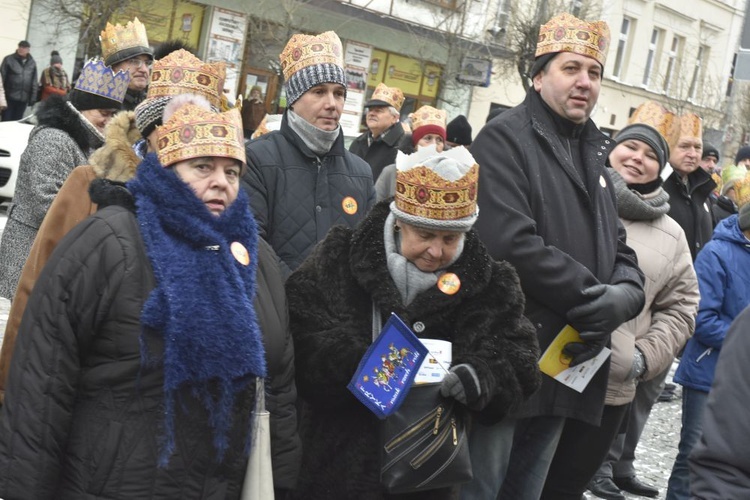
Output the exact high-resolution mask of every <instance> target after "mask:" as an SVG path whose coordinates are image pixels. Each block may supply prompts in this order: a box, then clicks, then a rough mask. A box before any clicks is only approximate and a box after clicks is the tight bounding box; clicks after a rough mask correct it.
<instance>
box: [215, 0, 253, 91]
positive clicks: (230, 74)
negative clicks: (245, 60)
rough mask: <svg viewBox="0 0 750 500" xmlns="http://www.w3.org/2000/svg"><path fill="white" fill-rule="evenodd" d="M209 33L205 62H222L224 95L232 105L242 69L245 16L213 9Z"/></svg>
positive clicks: (216, 8)
mask: <svg viewBox="0 0 750 500" xmlns="http://www.w3.org/2000/svg"><path fill="white" fill-rule="evenodd" d="M210 26H211V28H210V31H209V33H208V38H207V44H208V47H206V54H207V56H206V60H207V61H209V62H216V61H224V62H225V63H226V66H227V79H226V81H225V82H224V93H225V94H226V95H227V99H228V100H229V102H230V103H234V101H235V98H236V96H237V89H238V86H239V81H238V75H239V72H240V68H241V67H242V54H243V51H244V48H245V36H246V33H247V16H246V15H245V14H243V13H241V12H235V11H231V10H227V9H220V8H218V7H214V8H213V10H212V12H211V23H210Z"/></svg>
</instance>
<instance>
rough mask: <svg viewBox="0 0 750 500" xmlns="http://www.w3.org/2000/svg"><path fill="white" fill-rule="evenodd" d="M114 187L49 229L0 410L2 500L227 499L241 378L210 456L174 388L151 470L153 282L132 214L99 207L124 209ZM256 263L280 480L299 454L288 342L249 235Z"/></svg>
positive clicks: (280, 484) (236, 474)
mask: <svg viewBox="0 0 750 500" xmlns="http://www.w3.org/2000/svg"><path fill="white" fill-rule="evenodd" d="M123 192H124V193H127V191H125V190H123V189H121V188H120V189H116V190H114V191H110V193H114V194H115V195H119V198H120V199H119V200H117V201H115V200H114V199H113V198H110V199H109V200H103V199H99V198H97V200H96V201H97V202H98V203H99V206H100V210H99V212H97V213H96V214H94V215H93V216H91V217H89V218H88V219H86V220H84V221H83V222H82V223H81V224H79V225H78V226H76V227H75V228H74V229H73V230H72V231H71V232H70V233H69V234H68V235H66V236H65V238H63V240H61V242H60V243H59V245H58V247H57V248H56V250H55V252H54V253H53V254H52V256H51V258H50V260H49V261H48V263H47V265H46V267H45V268H44V270H43V271H42V273H41V275H40V277H39V279H38V281H37V286H35V288H34V291H33V293H32V295H31V297H30V300H29V305H28V307H27V309H26V312H25V314H24V320H23V321H22V323H21V328H20V330H19V334H18V341H17V344H16V350H15V354H14V358H13V362H12V365H11V371H10V376H9V383H8V387H7V389H6V397H5V404H4V406H3V407H2V409H1V410H0V497H2V498H4V499H6V500H11V499H33V500H40V499H46V498H50V499H51V498H55V499H81V498H106V499H123V500H125V499H132V498H150V499H174V498H200V499H236V498H238V497H239V493H240V487H241V484H242V479H243V477H244V473H245V465H246V462H247V456H246V455H245V450H244V445H245V442H246V441H245V436H246V435H247V429H248V428H249V425H250V422H249V416H250V412H251V411H252V402H253V401H254V393H253V392H254V386H253V387H250V388H248V389H247V390H245V391H244V393H243V395H241V396H240V397H238V398H237V400H236V401H237V403H236V408H235V412H234V415H235V422H233V427H232V429H231V431H230V435H229V442H230V448H229V450H228V451H227V454H226V456H225V459H224V461H223V462H222V463H217V462H216V453H215V449H214V446H213V444H212V432H211V431H210V429H209V428H208V427H207V424H206V422H207V421H208V415H207V414H206V412H205V409H204V408H203V405H202V404H200V403H198V402H197V401H196V400H194V399H193V396H192V394H190V393H189V392H187V391H184V392H182V393H181V394H180V395H179V398H180V399H179V400H180V401H181V404H178V405H176V407H177V409H178V414H177V415H176V416H175V441H176V451H175V453H174V454H173V455H172V456H171V457H170V461H169V464H168V466H167V467H166V468H159V467H157V458H158V442H157V440H158V437H159V436H161V435H162V434H163V431H162V429H161V428H160V426H161V422H162V421H163V411H164V410H163V401H164V392H163V385H164V380H163V376H162V372H161V370H159V369H149V368H146V367H143V366H142V365H141V348H140V345H139V339H140V338H141V323H140V316H141V308H142V305H143V303H144V301H145V300H146V298H147V297H148V295H149V293H150V292H151V290H152V289H153V287H154V285H155V281H154V276H153V271H152V270H151V266H150V262H149V260H148V257H147V255H146V250H145V246H144V244H143V241H142V239H141V236H140V232H139V230H138V223H137V220H136V218H135V216H134V214H133V213H132V212H131V211H130V210H129V209H128V208H124V206H118V205H116V206H106V205H107V201H109V202H114V203H118V204H120V205H128V204H130V205H131V206H130V209H132V198H129V193H128V194H126V195H122V193H123ZM93 197H95V192H94V191H92V198H93ZM258 262H259V269H258V273H257V286H258V294H257V297H256V303H255V304H256V310H257V311H258V317H259V323H260V326H261V328H262V329H263V333H264V344H265V346H266V355H267V359H268V369H269V376H270V377H271V380H270V383H268V384H267V388H268V390H269V392H270V394H268V395H267V406H268V409H269V411H270V412H271V414H272V419H271V429H272V435H273V438H272V450H273V454H274V464H273V465H274V480H275V486H276V487H277V488H284V489H289V488H291V487H292V486H293V484H294V482H295V481H296V474H297V472H298V468H299V456H300V447H299V441H298V438H297V435H296V430H297V429H296V428H297V422H296V411H295V406H294V405H295V399H296V389H295V386H294V380H293V377H294V369H293V363H292V358H293V347H292V342H291V338H290V336H289V334H288V330H287V329H286V326H287V323H286V321H287V319H286V309H285V308H286V303H285V300H284V290H283V281H282V279H281V275H280V271H279V269H278V267H277V263H276V261H275V256H274V254H273V252H272V250H271V249H270V247H269V246H268V245H267V244H265V243H264V242H262V241H261V240H259V245H258ZM151 337H157V338H158V336H151ZM151 349H156V351H154V352H158V350H159V349H160V346H158V345H156V346H151ZM50 395H54V397H50ZM22 436H23V437H22ZM29 437H31V438H29Z"/></svg>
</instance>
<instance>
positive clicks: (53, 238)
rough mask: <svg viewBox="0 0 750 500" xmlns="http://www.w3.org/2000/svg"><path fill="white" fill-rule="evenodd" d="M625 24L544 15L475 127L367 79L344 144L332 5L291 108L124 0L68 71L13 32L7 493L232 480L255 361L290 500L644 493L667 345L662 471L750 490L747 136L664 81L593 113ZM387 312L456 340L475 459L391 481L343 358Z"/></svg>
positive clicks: (237, 482) (295, 64) (203, 487)
mask: <svg viewBox="0 0 750 500" xmlns="http://www.w3.org/2000/svg"><path fill="white" fill-rule="evenodd" d="M610 39H611V34H610V30H609V27H608V26H607V24H606V23H604V22H602V21H594V22H587V21H583V20H581V19H577V18H576V17H574V16H572V15H570V14H567V13H564V14H560V15H557V16H554V17H553V18H552V19H550V20H549V21H548V22H546V23H545V24H543V25H542V26H541V27H540V32H539V40H538V43H537V47H536V52H535V62H534V65H533V67H532V69H531V77H532V82H533V84H532V86H531V87H530V88H529V89H528V92H527V94H526V98H525V100H524V101H523V102H522V103H521V104H519V105H518V106H516V107H514V108H512V109H510V110H506V111H504V112H502V113H499V114H495V113H491V116H490V117H488V121H487V123H486V124H485V125H484V127H482V129H481V130H480V131H479V132H478V134H477V135H476V137H473V136H472V129H471V126H470V125H469V123H468V121H467V119H466V117H465V116H463V115H459V116H456V117H454V118H453V119H452V120H450V121H449V120H448V113H447V112H446V111H445V110H441V109H438V108H435V107H432V106H428V105H424V106H421V107H419V108H418V109H416V110H414V111H413V112H412V113H410V114H409V115H408V117H407V119H406V120H402V110H403V106H404V102H405V96H404V93H403V91H402V90H401V89H399V88H396V87H389V86H387V85H385V84H382V83H381V84H379V85H377V87H375V88H374V89H373V91H372V94H371V95H370V98H369V100H368V101H366V102H365V105H364V106H365V109H366V113H365V124H366V128H367V130H366V131H365V132H364V133H362V135H360V136H359V137H357V138H356V139H355V140H354V141H353V142H352V144H351V146H350V147H349V149H347V148H346V146H345V138H344V134H343V131H342V127H341V125H340V119H341V116H342V113H343V109H344V102H345V100H346V94H347V88H348V87H347V79H346V68H345V65H344V62H343V58H342V54H343V50H342V44H341V40H340V39H339V37H338V36H337V35H336V33H334V32H332V31H328V32H324V33H321V34H317V35H308V34H295V35H293V36H292V37H291V38H290V39H289V40H288V42H287V44H286V46H285V47H284V49H283V51H282V52H281V54H280V55H279V59H280V63H281V71H282V73H283V77H284V92H285V95H286V102H287V104H288V107H287V109H286V110H285V111H284V113H283V115H281V116H280V117H278V119H276V117H273V115H267V114H266V109H265V104H264V99H263V95H262V93H263V89H262V88H261V87H260V86H253V87H251V88H250V89H249V90H248V94H247V96H246V97H247V99H244V102H242V99H240V100H238V102H237V103H236V104H233V103H229V102H227V99H226V97H225V91H224V81H225V78H226V67H225V65H224V64H223V63H207V62H204V61H202V60H201V59H200V58H198V57H197V55H196V54H195V53H194V51H193V50H192V49H191V48H190V47H186V46H183V45H182V44H180V43H176V42H168V43H165V44H162V45H160V46H157V47H156V48H152V47H151V45H150V44H149V41H148V37H147V34H146V29H145V27H144V25H143V24H142V23H140V21H139V20H138V19H137V18H136V19H134V20H133V21H129V22H128V23H127V24H125V25H122V24H117V25H112V24H107V27H106V29H105V30H104V31H103V32H102V35H101V41H102V45H101V50H102V53H101V58H98V59H94V60H91V61H88V62H87V63H86V64H85V65H84V67H83V68H82V70H81V73H80V76H79V77H78V78H77V79H76V81H75V82H74V84H73V85H71V82H69V81H68V77H67V74H66V73H65V71H64V70H62V67H61V66H62V60H61V58H60V55H59V54H58V53H57V52H54V51H53V52H52V54H51V59H50V66H49V67H48V68H47V69H45V70H44V71H43V72H42V76H41V81H39V82H37V74H36V65H35V63H34V60H33V58H32V57H31V55H30V52H29V43H28V42H26V41H22V42H21V43H19V45H18V50H17V51H16V53H14V54H11V55H10V56H8V57H6V58H5V60H4V61H3V63H2V71H1V72H2V75H1V76H2V78H3V85H4V89H5V93H4V95H3V94H0V107H2V108H4V110H3V119H4V120H6V119H8V120H11V119H16V120H17V119H19V118H20V117H21V116H23V114H24V112H25V108H26V106H27V105H31V104H34V103H35V102H36V101H37V100H39V101H40V102H39V104H38V105H37V107H36V109H35V113H36V115H37V123H38V124H37V125H36V126H35V128H34V129H33V130H32V132H31V134H30V136H29V143H28V146H27V148H26V151H25V152H24V154H23V156H22V158H21V163H20V166H19V180H18V186H17V189H16V194H15V197H14V199H13V202H12V203H11V205H10V207H9V209H8V222H7V225H6V228H5V231H4V233H3V236H2V241H0V296H3V297H6V298H8V299H10V300H11V311H10V315H9V319H8V323H7V326H6V330H5V336H4V341H3V345H2V351H1V352H0V403H2V407H1V408H0V497H2V498H5V499H8V500H11V499H45V498H50V499H52V498H56V499H57V498H59V499H74V498H75V499H78V498H89V497H90V498H111V499H115V498H205V499H218V498H227V499H240V498H242V499H243V500H245V499H246V498H248V497H247V496H246V495H247V494H248V493H247V491H246V486H247V480H246V479H245V476H246V472H247V462H248V456H249V453H250V450H252V449H253V447H254V446H255V445H256V443H255V442H254V441H253V439H252V436H253V435H254V433H253V432H251V431H252V429H253V428H254V426H255V425H256V423H257V422H256V421H255V418H256V415H255V413H254V412H253V410H254V408H255V401H256V399H257V397H258V394H256V387H258V386H256V381H257V380H258V379H263V380H264V381H265V389H264V391H265V400H266V405H267V408H268V411H269V412H270V419H271V426H270V439H271V451H270V457H269V458H268V460H270V461H271V466H272V471H273V474H272V476H273V477H272V480H273V490H274V498H277V499H285V498H289V499H321V500H322V499H349V498H359V499H362V500H378V499H415V500H416V499H426V498H430V499H443V498H445V499H454V500H457V499H461V500H489V499H492V500H494V499H507V500H525V499H529V500H538V499H550V500H565V499H571V500H580V499H581V498H582V495H583V494H584V492H586V491H590V492H591V493H592V494H593V495H595V496H597V497H600V498H604V499H615V500H617V499H624V498H625V496H624V493H625V492H627V493H632V494H636V495H641V496H646V497H655V496H657V495H658V494H659V491H658V490H657V489H656V488H654V487H653V486H651V485H648V484H646V483H644V482H643V481H641V480H640V479H639V478H638V476H637V473H636V467H635V465H634V461H635V450H636V447H637V444H638V440H639V438H640V435H641V432H642V431H643V428H644V426H645V423H646V421H647V419H648V416H649V413H650V411H651V409H652V407H653V405H654V404H655V402H656V401H657V400H658V398H659V397H660V395H661V393H662V390H663V389H664V386H665V380H666V378H667V376H668V372H669V368H670V366H671V365H672V362H673V361H674V359H675V358H679V359H680V363H679V368H678V370H677V373H676V374H675V377H674V380H675V382H676V383H678V384H680V385H682V386H683V391H682V394H683V396H682V429H681V436H680V445H679V452H678V454H677V456H676V458H675V461H674V466H673V469H672V473H671V477H670V480H669V485H668V491H667V492H666V495H667V498H668V499H670V500H672V499H674V500H678V499H679V500H681V499H689V498H707V499H708V498H742V497H743V494H746V492H747V491H748V488H750V464H749V463H748V461H747V457H746V453H744V448H742V446H741V445H740V444H739V443H746V442H747V438H746V437H745V436H747V435H748V432H747V430H748V424H747V421H748V420H747V419H746V418H743V414H744V412H743V411H742V409H743V408H744V407H743V403H742V401H743V400H744V398H743V397H742V396H745V395H748V394H746V393H747V391H746V390H745V389H746V384H736V383H733V381H736V380H738V379H741V378H742V377H746V376H747V372H746V367H745V365H746V363H744V359H745V358H744V357H743V356H744V355H745V354H746V353H747V350H748V345H750V344H749V343H748V342H747V341H746V340H744V339H745V337H744V335H743V334H742V331H743V330H744V327H746V323H747V322H748V318H750V317H749V316H748V313H746V312H745V313H743V310H745V308H746V306H748V305H749V304H750V285H748V283H750V275H749V274H748V271H747V269H748V267H745V266H746V265H748V263H750V203H748V201H750V176H749V175H748V169H750V147H748V146H745V147H742V148H740V150H739V151H738V152H737V155H736V158H735V163H734V165H726V166H724V167H723V168H722V167H720V165H721V162H720V160H721V155H720V153H719V150H718V149H717V148H715V147H713V146H711V145H709V144H706V143H704V142H703V131H702V121H701V119H700V117H699V116H697V115H695V114H693V113H688V112H686V113H683V114H678V113H675V112H673V111H671V110H669V109H668V108H666V107H664V106H663V105H661V104H658V103H655V102H645V103H643V104H642V105H641V106H640V107H638V109H637V110H635V112H634V113H633V115H632V116H631V117H630V120H629V124H628V125H627V126H626V127H624V128H623V129H621V130H620V131H619V132H618V133H617V134H616V135H615V136H614V137H609V136H607V135H605V134H604V133H603V132H602V131H601V130H599V128H598V127H597V126H596V124H595V123H594V122H593V121H592V120H591V113H592V110H593V109H594V107H595V105H596V103H597V100H598V97H599V92H600V90H601V81H602V76H603V73H604V68H605V64H606V56H607V52H608V47H609V42H610ZM407 123H408V125H407ZM271 124H273V125H271ZM251 135H252V139H251V138H250V136H251ZM392 314H396V315H398V317H399V318H400V319H401V320H402V321H403V322H404V323H405V324H406V325H407V326H408V327H409V328H410V329H411V330H412V331H413V332H414V333H415V334H416V336H417V337H419V338H422V339H430V341H443V342H446V343H449V344H450V346H451V361H450V364H449V365H448V366H446V367H445V368H446V370H445V372H446V373H444V374H442V376H441V377H442V378H441V380H440V381H438V382H437V384H439V388H440V390H439V393H440V397H441V398H443V401H450V404H451V408H453V407H454V406H456V407H458V408H460V412H461V415H462V418H464V416H465V418H466V419H467V421H468V422H469V426H468V440H467V442H468V453H469V456H470V459H471V460H470V461H471V475H470V477H471V479H469V478H468V477H464V479H462V481H460V482H458V481H456V482H454V483H450V482H449V483H448V484H447V485H446V483H445V482H444V481H443V482H441V486H440V487H439V488H435V489H432V488H430V487H414V488H412V490H410V491H407V492H404V491H399V492H392V491H390V490H389V489H388V488H387V487H386V486H385V485H384V484H383V483H382V478H381V469H382V466H383V464H382V463H381V460H382V456H381V450H380V448H381V447H382V444H381V443H380V431H381V425H382V422H381V421H380V420H379V418H378V417H377V416H376V415H375V414H374V413H373V412H371V411H370V410H369V409H368V408H367V407H366V406H365V405H363V404H362V403H361V402H360V400H359V399H357V397H355V396H354V395H353V394H352V392H351V391H350V390H348V383H349V382H350V380H351V379H352V377H353V376H354V375H355V373H356V372H357V371H358V365H359V364H360V360H362V359H363V356H365V354H366V352H368V348H369V347H370V346H371V344H373V341H374V339H376V338H377V337H378V334H379V333H380V331H381V329H382V328H383V325H384V324H385V323H386V322H387V320H388V318H389V317H390V316H391V315H392ZM735 318H736V319H737V321H736V322H735V321H734V320H735ZM733 322H734V323H733ZM571 329H572V332H573V333H572V336H570V334H569V333H568V332H569V331H570V330H571ZM561 339H565V340H561ZM725 341H726V343H727V346H730V345H731V346H733V348H732V349H731V350H730V349H722V346H723V344H724V342H725ZM725 351H726V352H725ZM550 352H551V353H552V356H553V357H554V358H555V359H556V360H557V362H558V363H559V364H560V366H561V370H567V371H565V372H564V373H567V374H571V375H570V376H572V374H574V373H575V374H576V376H580V377H583V378H584V381H583V382H582V384H581V385H578V386H577V385H575V384H572V383H567V381H566V378H568V377H563V378H561V377H560V376H551V375H549V374H547V373H546V372H545V373H544V374H543V373H542V371H541V370H540V358H542V359H544V358H546V357H547V354H548V353H550ZM721 353H724V354H722V355H721V356H720V354H721ZM743 391H744V392H743ZM406 398H407V401H408V398H409V394H407V395H406ZM725 405H730V406H731V407H732V410H731V411H730V412H728V413H727V412H726V411H725V410H724V408H725ZM435 411H436V412H437V413H436V415H437V417H436V419H437V420H436V421H435V423H434V429H435V433H436V434H437V432H438V429H439V426H440V418H441V414H442V411H443V406H439V407H438V408H437V409H436V410H435ZM430 422H431V421H430ZM421 425H424V424H423V423H422V424H421ZM430 425H432V424H430ZM450 425H452V426H453V427H452V428H453V445H454V446H456V445H457V443H458V441H459V439H458V436H457V430H456V421H455V420H451V422H450ZM445 428H446V429H450V427H445ZM441 435H444V436H446V437H445V439H448V440H450V437H449V436H450V431H449V430H447V431H446V432H445V433H444V434H441ZM738 441H739V443H738ZM438 474H440V472H438ZM691 495H692V496H691Z"/></svg>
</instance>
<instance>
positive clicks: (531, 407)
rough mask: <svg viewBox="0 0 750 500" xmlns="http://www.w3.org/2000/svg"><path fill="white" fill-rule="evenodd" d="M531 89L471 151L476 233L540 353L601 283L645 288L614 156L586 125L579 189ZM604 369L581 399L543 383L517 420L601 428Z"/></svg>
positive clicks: (567, 155) (566, 151)
mask: <svg viewBox="0 0 750 500" xmlns="http://www.w3.org/2000/svg"><path fill="white" fill-rule="evenodd" d="M550 113H551V111H549V110H548V108H547V107H546V106H545V105H544V103H543V101H542V99H541V97H540V96H539V94H537V92H536V91H535V90H534V89H533V88H532V89H530V90H529V92H528V94H527V97H526V99H525V101H524V102H523V103H522V104H520V105H518V106H516V107H515V108H513V109H511V110H509V111H506V112H504V113H502V114H501V115H500V116H498V117H497V118H495V119H493V120H492V121H490V122H489V123H488V124H487V125H486V126H485V127H484V128H483V129H482V130H481V131H480V132H479V135H478V136H477V138H476V140H475V141H474V143H473V144H472V145H471V152H472V154H473V155H474V158H475V159H476V161H477V163H478V164H479V165H480V166H481V167H480V169H479V191H478V198H477V200H478V204H479V208H480V212H479V219H478V220H477V224H476V228H477V231H478V232H479V236H480V238H482V241H483V242H484V243H485V245H487V248H488V250H489V252H490V255H492V256H493V257H494V258H495V259H504V260H507V261H508V262H510V263H511V264H512V265H513V266H515V268H516V270H517V271H518V275H519V277H520V279H521V286H522V287H523V290H524V292H525V294H526V315H527V316H528V318H529V319H530V320H531V322H532V323H533V324H534V325H535V326H536V328H537V334H538V337H539V346H540V348H541V349H542V352H544V350H545V349H546V348H547V347H548V346H549V344H550V343H551V342H552V340H553V339H554V338H555V336H556V335H557V334H558V332H559V331H560V330H561V329H562V328H563V327H564V326H565V324H566V323H567V320H566V317H567V313H568V311H569V310H570V309H572V308H573V307H575V306H578V305H581V304H584V303H586V302H587V301H588V300H589V299H587V298H586V297H584V296H583V295H582V294H581V292H582V291H583V290H584V289H586V288H588V287H590V286H593V285H596V284H599V283H605V284H616V283H623V282H629V283H633V284H635V285H636V286H638V287H642V286H643V274H642V273H641V271H640V269H639V268H638V264H637V260H636V255H635V252H634V251H633V250H632V249H631V248H629V247H628V246H627V245H626V244H625V236H626V235H625V229H624V228H623V226H622V224H621V222H620V219H619V217H618V215H617V207H616V196H615V190H614V189H613V187H612V181H611V180H610V178H609V174H607V172H606V170H607V169H606V168H605V166H604V165H605V160H606V159H607V157H608V155H609V152H610V150H611V149H612V148H613V147H614V143H613V141H611V140H610V139H608V138H607V137H606V136H604V134H602V133H601V132H600V131H599V129H597V128H596V125H594V122H592V121H591V120H588V121H587V122H586V123H585V124H584V125H583V128H582V130H581V131H580V135H579V137H578V139H579V143H580V157H581V162H582V164H583V169H584V171H585V173H586V178H585V179H582V178H581V175H580V174H579V170H578V168H577V167H576V166H575V164H574V163H573V159H572V158H571V151H570V147H571V146H570V144H571V142H570V141H569V139H567V138H565V137H562V136H561V135H560V133H559V132H558V131H557V129H556V124H555V122H554V120H553V118H552V116H551V115H550ZM608 372H609V362H608V361H607V362H606V363H605V364H604V366H603V367H602V368H600V369H599V371H598V372H597V374H596V375H595V376H594V378H593V379H592V380H591V382H590V383H589V385H588V387H587V388H586V389H585V390H584V391H583V393H578V392H577V391H575V390H573V389H570V388H568V387H566V386H564V385H563V384H561V383H559V382H557V381H555V380H554V379H552V378H550V377H547V376H544V377H543V378H542V387H541V389H540V390H539V391H538V392H537V393H536V394H534V396H532V397H531V398H530V399H529V400H528V401H527V402H526V404H524V405H523V407H522V408H521V409H520V410H519V411H518V412H516V416H519V417H533V416H540V415H542V416H550V415H556V416H562V417H570V418H575V419H579V420H582V421H584V422H588V423H591V424H593V425H599V420H600V419H601V412H602V409H603V407H604V396H605V392H606V389H607V374H608Z"/></svg>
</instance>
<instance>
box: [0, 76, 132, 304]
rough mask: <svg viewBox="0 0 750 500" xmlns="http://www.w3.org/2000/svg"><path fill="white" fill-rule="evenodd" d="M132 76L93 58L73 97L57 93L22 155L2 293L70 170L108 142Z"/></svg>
mask: <svg viewBox="0 0 750 500" xmlns="http://www.w3.org/2000/svg"><path fill="white" fill-rule="evenodd" d="M129 80H130V75H129V74H128V73H127V72H122V71H121V72H118V73H117V74H114V73H113V72H112V70H111V69H109V68H107V67H106V66H104V64H103V63H102V62H101V61H90V62H89V63H87V64H86V66H84V68H83V70H82V71H81V76H80V77H79V78H78V81H77V82H76V88H75V89H74V90H72V91H71V93H70V95H69V96H68V97H67V98H65V97H63V96H52V97H50V98H49V99H47V100H45V101H44V102H43V103H42V104H41V105H40V106H39V111H38V113H37V126H36V127H35V128H34V129H33V130H32V131H31V134H30V135H29V143H28V145H27V146H26V150H25V151H24V152H23V154H22V155H21V162H20V164H19V170H18V183H17V186H16V192H15V196H14V198H13V202H12V203H11V204H10V206H9V207H8V221H7V224H6V226H5V231H4V232H3V238H2V242H0V296H1V297H6V298H8V299H12V298H13V295H14V294H15V291H16V287H17V286H18V280H19V279H20V277H21V269H23V265H24V263H25V262H26V258H27V257H28V255H29V251H30V250H31V245H32V244H33V243H34V238H35V237H36V233H37V231H38V230H39V226H40V225H41V224H42V220H44V216H45V214H46V213H47V210H48V209H49V206H50V205H51V204H52V200H54V199H55V196H56V195H57V192H58V191H59V190H60V187H61V186H62V184H63V182H65V179H66V178H67V177H68V174H70V172H71V171H72V170H73V169H74V168H75V167H77V166H78V165H86V164H87V163H88V157H89V155H90V154H91V153H93V152H94V150H96V149H98V148H100V147H101V146H102V144H104V135H103V131H104V126H105V125H106V124H107V123H108V122H109V120H111V119H112V117H113V116H114V114H115V113H116V112H117V110H119V109H120V108H121V106H122V99H123V97H124V95H125V91H126V90H127V86H128V81H129Z"/></svg>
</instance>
